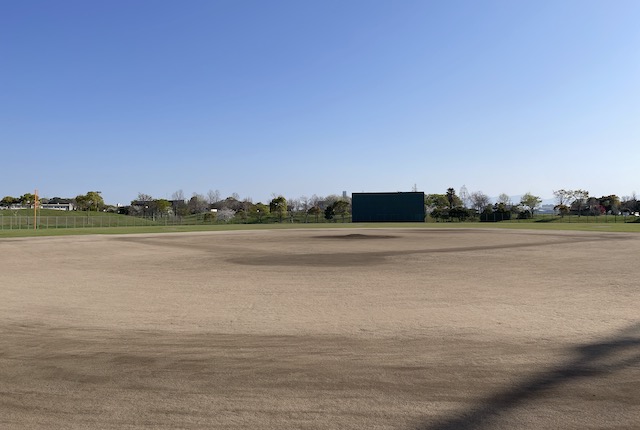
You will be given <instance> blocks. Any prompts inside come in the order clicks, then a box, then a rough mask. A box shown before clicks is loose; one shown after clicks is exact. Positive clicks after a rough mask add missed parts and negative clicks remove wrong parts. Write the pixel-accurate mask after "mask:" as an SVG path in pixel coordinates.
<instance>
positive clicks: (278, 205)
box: [269, 196, 287, 222]
mask: <svg viewBox="0 0 640 430" xmlns="http://www.w3.org/2000/svg"><path fill="white" fill-rule="evenodd" d="M269 210H270V211H271V213H273V214H276V215H277V216H278V220H279V221H280V222H282V218H283V217H284V216H285V215H286V214H287V199H285V198H284V197H282V196H278V197H275V198H274V199H273V200H271V202H270V203H269Z"/></svg>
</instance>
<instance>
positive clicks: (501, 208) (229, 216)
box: [0, 186, 640, 223]
mask: <svg viewBox="0 0 640 430" xmlns="http://www.w3.org/2000/svg"><path fill="white" fill-rule="evenodd" d="M553 195H554V197H555V203H556V204H555V205H554V208H553V210H554V214H555V215H556V216H558V217H565V216H568V215H574V216H578V217H580V216H587V215H588V216H600V215H606V214H609V215H631V214H633V215H639V214H638V213H639V212H640V202H639V201H638V199H637V197H636V195H635V193H634V194H632V195H631V196H625V197H622V198H620V197H618V196H617V195H614V194H612V195H607V196H600V197H594V196H590V195H589V192H588V191H586V190H581V189H578V190H565V189H560V190H557V191H554V192H553ZM35 201H36V196H35V195H34V194H31V193H25V194H23V195H22V196H20V197H11V196H5V197H4V198H3V199H2V200H0V208H4V209H8V208H13V209H15V208H20V207H23V208H24V207H33V205H34V204H35ZM39 203H41V204H47V203H53V204H71V205H72V206H73V208H74V210H78V211H96V212H98V211H99V212H116V213H120V214H125V215H131V216H137V217H144V218H153V219H162V218H166V217H178V218H184V217H194V216H196V217H200V219H202V220H203V221H210V222H241V223H262V222H320V221H342V222H346V221H350V217H351V199H350V198H349V197H347V196H345V195H343V196H338V195H329V196H326V197H320V196H317V195H315V194H314V195H312V196H311V197H307V196H301V197H298V198H289V199H287V198H285V197H283V196H282V195H275V194H274V195H273V196H272V199H271V200H270V201H268V202H265V203H262V202H257V203H254V202H253V201H252V199H251V198H244V199H241V198H240V196H239V195H238V194H236V193H233V194H232V195H230V196H228V197H225V198H221V195H220V192H219V191H218V190H209V192H207V193H206V194H199V193H193V194H192V195H191V196H190V197H189V198H187V197H186V196H185V194H184V192H183V191H182V190H178V191H176V192H174V193H173V194H172V196H171V199H163V198H155V197H153V196H152V195H149V194H145V193H138V195H137V198H136V199H135V200H133V201H131V204H129V205H126V206H113V205H108V204H106V203H105V202H104V200H103V198H102V196H101V193H100V192H99V191H89V192H87V193H86V194H81V195H78V196H76V197H74V198H60V197H53V198H41V199H39ZM541 203H542V199H541V198H540V197H539V196H536V195H533V194H531V193H526V194H524V195H523V196H522V197H521V198H520V200H519V201H517V202H513V201H512V200H511V198H510V197H509V196H508V195H507V194H504V193H503V194H500V195H499V196H498V198H497V200H496V201H492V199H491V198H490V197H489V196H488V195H486V194H485V193H483V192H481V191H475V192H471V193H469V192H468V191H467V189H466V187H464V186H463V187H462V188H461V189H460V190H459V192H456V191H455V189H454V188H448V189H447V190H446V192H444V193H442V194H426V195H425V209H426V213H427V216H428V217H429V218H431V219H433V220H435V221H470V220H473V221H478V220H479V221H508V220H511V219H530V218H533V217H534V216H535V215H536V213H537V212H538V211H539V209H540V206H541Z"/></svg>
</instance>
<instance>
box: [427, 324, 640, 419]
mask: <svg viewBox="0 0 640 430" xmlns="http://www.w3.org/2000/svg"><path fill="white" fill-rule="evenodd" d="M574 353H575V356H576V358H575V359H573V360H571V361H569V362H567V363H565V364H563V365H561V366H558V367H556V368H553V369H551V370H548V371H546V372H544V373H541V374H537V375H534V376H533V377H532V378H530V379H528V380H524V381H522V382H521V383H520V384H519V385H517V386H515V387H512V388H510V389H507V390H505V391H502V392H498V393H496V394H494V395H492V396H490V397H487V398H485V399H482V400H480V401H479V402H477V403H475V404H473V405H472V406H470V407H469V408H468V409H467V410H466V411H460V412H459V413H457V414H456V415H455V416H452V417H445V418H443V419H441V420H439V421H436V422H432V423H428V424H426V423H425V424H422V425H419V426H417V429H419V430H484V429H492V428H493V426H494V423H495V420H497V419H498V418H500V417H501V416H503V415H506V414H508V413H509V412H511V411H512V410H513V409H515V408H517V407H519V406H522V405H525V404H526V402H530V401H534V400H536V399H539V398H542V397H543V396H544V393H545V392H547V391H548V390H550V389H553V388H557V387H560V386H562V385H566V384H570V383H573V382H578V381H579V380H583V379H586V378H595V377H603V376H607V375H610V374H612V373H615V372H618V371H621V370H624V369H626V368H629V367H631V366H637V365H640V323H636V324H633V325H631V326H629V327H627V328H625V329H623V330H621V331H619V332H618V333H616V334H615V335H614V336H611V337H609V338H607V339H604V340H602V341H601V342H596V343H590V344H585V345H580V346H578V347H576V348H575V350H574Z"/></svg>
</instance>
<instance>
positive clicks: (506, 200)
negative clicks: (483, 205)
mask: <svg viewBox="0 0 640 430" xmlns="http://www.w3.org/2000/svg"><path fill="white" fill-rule="evenodd" d="M496 203H498V204H502V205H504V207H510V206H511V197H509V195H508V194H507V193H500V195H499V196H498V201H497V202H496Z"/></svg>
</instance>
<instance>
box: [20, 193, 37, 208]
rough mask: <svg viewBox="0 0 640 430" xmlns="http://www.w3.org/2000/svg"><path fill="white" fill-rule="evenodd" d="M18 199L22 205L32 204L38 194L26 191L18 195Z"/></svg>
mask: <svg viewBox="0 0 640 430" xmlns="http://www.w3.org/2000/svg"><path fill="white" fill-rule="evenodd" d="M18 201H19V202H20V204H21V205H30V204H32V203H34V202H35V201H36V196H34V195H33V194H31V193H25V194H23V195H21V196H20V197H18Z"/></svg>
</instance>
